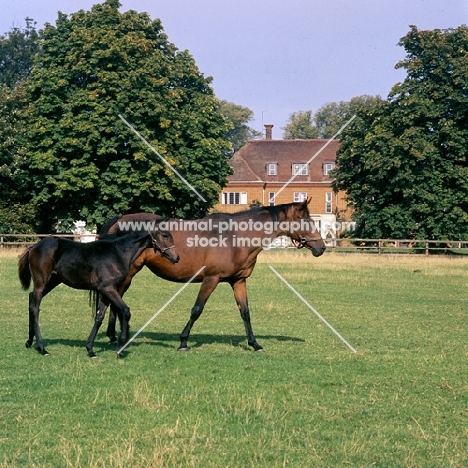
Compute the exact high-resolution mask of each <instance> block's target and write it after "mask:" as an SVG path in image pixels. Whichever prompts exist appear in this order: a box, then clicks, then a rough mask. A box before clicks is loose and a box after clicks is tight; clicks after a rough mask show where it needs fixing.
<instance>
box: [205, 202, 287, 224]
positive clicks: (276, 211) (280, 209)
mask: <svg viewBox="0 0 468 468" xmlns="http://www.w3.org/2000/svg"><path fill="white" fill-rule="evenodd" d="M292 205H293V203H288V204H285V205H275V206H258V207H255V208H250V209H248V210H242V211H237V212H236V213H213V214H212V215H209V216H210V217H216V218H218V217H219V218H221V219H222V218H237V217H242V216H245V215H248V214H253V215H255V214H257V213H264V212H265V211H267V212H269V213H270V215H271V218H272V219H273V221H278V219H279V218H280V215H281V214H287V212H288V209H289V207H290V206H292Z"/></svg>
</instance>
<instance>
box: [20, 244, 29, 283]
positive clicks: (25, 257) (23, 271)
mask: <svg viewBox="0 0 468 468" xmlns="http://www.w3.org/2000/svg"><path fill="white" fill-rule="evenodd" d="M30 249H31V248H30V247H29V248H27V249H26V250H25V251H24V252H23V253H22V254H21V257H20V259H19V261H18V276H19V280H20V282H21V286H22V287H23V289H29V286H30V284H31V270H30V269H29V251H30Z"/></svg>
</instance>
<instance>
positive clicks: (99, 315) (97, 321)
mask: <svg viewBox="0 0 468 468" xmlns="http://www.w3.org/2000/svg"><path fill="white" fill-rule="evenodd" d="M108 305H109V300H108V299H107V297H105V296H103V297H102V298H101V302H100V304H99V309H98V310H97V311H96V316H95V318H94V326H93V329H92V330H91V333H90V335H89V337H88V341H87V342H86V350H87V351H88V356H89V357H90V358H95V357H96V353H95V352H94V350H93V345H94V340H95V339H96V335H97V332H98V331H99V328H100V327H101V324H102V321H103V320H104V317H105V316H106V309H107V306H108Z"/></svg>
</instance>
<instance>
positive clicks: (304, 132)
mask: <svg viewBox="0 0 468 468" xmlns="http://www.w3.org/2000/svg"><path fill="white" fill-rule="evenodd" d="M283 130H284V131H283V138H284V139H286V140H296V139H301V140H307V139H312V138H318V137H319V132H318V129H317V128H316V127H315V125H314V119H313V113H312V111H311V110H307V111H298V112H293V113H292V114H291V115H290V116H289V119H288V123H287V124H286V126H285V127H283Z"/></svg>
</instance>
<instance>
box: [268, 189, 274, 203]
mask: <svg viewBox="0 0 468 468" xmlns="http://www.w3.org/2000/svg"><path fill="white" fill-rule="evenodd" d="M268 206H275V192H268Z"/></svg>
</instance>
